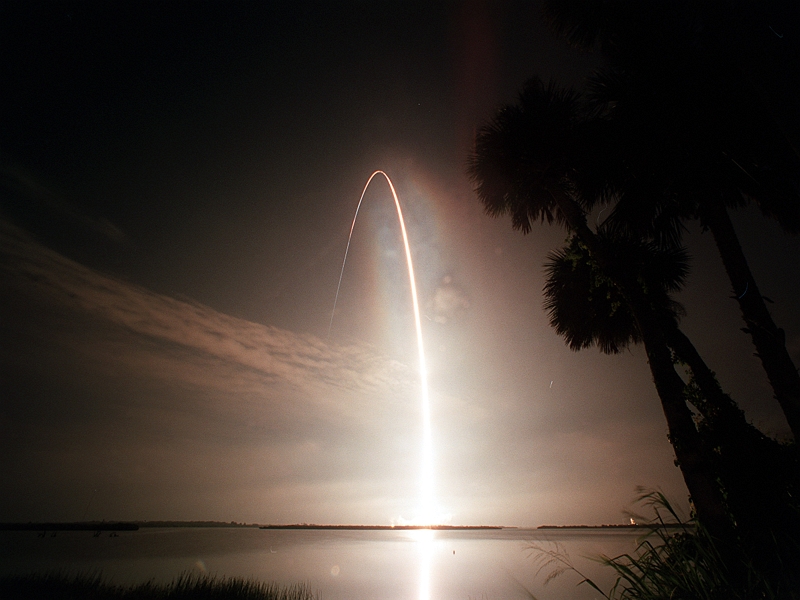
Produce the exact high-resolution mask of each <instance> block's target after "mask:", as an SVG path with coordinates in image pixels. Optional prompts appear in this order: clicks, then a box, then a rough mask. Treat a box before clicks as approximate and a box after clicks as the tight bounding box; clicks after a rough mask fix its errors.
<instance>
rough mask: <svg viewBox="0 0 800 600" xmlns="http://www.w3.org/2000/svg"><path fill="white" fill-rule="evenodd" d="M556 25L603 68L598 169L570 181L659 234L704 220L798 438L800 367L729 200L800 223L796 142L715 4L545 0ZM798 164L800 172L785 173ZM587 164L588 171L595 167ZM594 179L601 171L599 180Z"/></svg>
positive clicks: (670, 238) (668, 237) (638, 227)
mask: <svg viewBox="0 0 800 600" xmlns="http://www.w3.org/2000/svg"><path fill="white" fill-rule="evenodd" d="M547 14H548V16H549V18H550V20H551V24H552V25H553V27H554V28H555V29H556V30H557V31H559V32H561V33H562V34H564V35H565V36H566V37H567V38H568V39H569V40H570V41H571V42H572V43H575V44H578V45H582V46H584V47H590V46H594V45H598V46H599V47H600V48H601V51H602V52H603V54H604V56H605V57H606V58H607V60H608V67H607V68H606V69H605V70H603V71H602V72H600V73H598V74H597V75H596V76H595V77H594V78H593V80H592V82H591V85H592V92H591V95H590V96H591V99H592V103H593V110H594V111H595V114H597V115H599V117H600V118H599V119H598V120H599V121H600V123H599V124H597V125H596V126H595V127H596V128H597V129H599V130H600V131H602V135H595V136H594V137H593V138H592V145H593V148H594V152H595V153H596V154H597V155H598V156H599V157H601V160H604V162H603V163H602V164H601V165H594V166H595V168H597V167H599V168H600V170H601V171H602V175H601V176H600V178H599V181H598V180H597V179H598V176H597V173H596V172H595V173H594V174H592V173H591V172H590V171H591V170H585V171H584V172H583V173H581V174H578V175H580V178H579V181H576V182H574V183H573V185H574V186H576V187H578V188H579V189H581V191H582V198H583V199H584V201H585V202H586V205H587V208H590V207H592V206H594V205H595V204H596V203H611V202H613V203H614V209H613V211H612V212H611V215H610V217H609V219H608V225H609V226H610V227H614V228H616V229H617V230H618V231H621V232H627V233H628V234H632V235H636V236H648V237H650V238H651V239H655V240H657V241H659V242H661V243H666V244H675V243H678V242H679V241H680V236H681V234H682V231H683V225H682V223H683V221H685V220H690V219H698V220H699V221H700V223H701V225H702V227H703V228H705V229H708V230H709V231H710V232H711V234H712V236H713V238H714V241H715V243H716V245H717V248H718V249H719V252H720V256H721V258H722V261H723V265H724V267H725V270H726V273H727V275H728V277H729V279H730V281H731V285H732V289H733V296H734V297H735V299H736V301H737V302H738V304H739V307H740V311H741V313H742V317H743V319H744V321H745V324H746V327H745V331H746V333H748V334H749V335H750V336H751V339H752V341H753V343H754V345H755V347H756V351H757V355H758V357H759V359H760V360H761V363H762V366H763V368H764V370H765V372H766V374H767V377H768V379H769V381H770V384H771V386H772V388H773V390H774V393H775V397H776V399H777V400H778V402H779V404H780V406H781V409H782V410H783V413H784V415H785V416H786V419H787V422H788V424H789V427H790V429H791V431H792V433H793V435H794V437H795V439H800V373H798V370H797V367H796V365H795V364H794V362H793V360H792V358H791V356H790V355H789V353H788V351H787V349H786V346H785V334H784V332H783V330H782V329H780V328H779V327H778V326H777V325H776V324H775V322H774V321H773V319H772V316H771V315H770V313H769V310H768V309H767V306H766V304H765V301H764V298H763V296H762V294H761V292H760V290H759V288H758V286H757V284H756V281H755V278H754V276H753V274H752V272H751V270H750V268H749V266H748V263H747V259H746V257H745V255H744V253H743V251H742V248H741V245H740V243H739V240H738V237H737V235H736V232H735V230H734V227H733V225H732V223H731V220H730V216H729V214H728V209H729V208H733V207H737V206H742V205H744V204H745V203H746V202H754V203H755V204H756V205H757V206H758V207H759V209H760V210H761V211H762V213H763V214H765V215H766V216H768V217H770V218H774V219H776V220H777V221H778V222H779V223H780V224H781V226H782V227H783V228H784V229H785V230H786V231H787V232H789V233H798V232H800V192H799V191H798V190H799V189H800V188H798V185H797V179H796V173H797V172H798V171H799V170H800V166H798V163H797V160H796V159H797V153H796V148H795V147H793V145H792V137H791V136H790V135H788V134H787V133H786V131H785V130H782V129H781V128H780V127H779V126H778V125H777V123H776V122H775V119H774V117H773V114H774V111H772V110H770V107H768V106H765V105H764V102H763V101H762V99H761V98H762V96H763V95H762V94H759V92H758V89H757V88H756V87H755V86H754V85H753V84H752V81H751V79H750V78H748V77H747V76H746V75H745V74H744V73H743V72H742V70H741V69H740V68H738V66H737V65H736V64H735V62H734V60H733V57H732V56H731V54H730V51H729V50H728V48H729V47H730V46H731V45H730V44H729V43H728V39H727V38H726V37H725V36H723V35H722V34H721V33H720V31H719V29H720V27H718V26H717V25H718V23H719V22H721V21H722V15H721V14H720V12H719V11H718V8H717V7H715V6H714V5H712V4H711V3H697V2H691V3H689V2H679V1H676V2H670V3H661V4H659V3H641V2H630V1H625V0H604V1H600V0H570V1H568V2H564V1H555V0H553V1H550V2H548V3H547ZM792 171H793V172H794V175H791V174H790V173H792ZM590 175H591V177H589V176H590ZM592 178H594V179H595V181H592Z"/></svg>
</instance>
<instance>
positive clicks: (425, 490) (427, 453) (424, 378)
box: [328, 170, 435, 525]
mask: <svg viewBox="0 0 800 600" xmlns="http://www.w3.org/2000/svg"><path fill="white" fill-rule="evenodd" d="M376 175H383V177H384V178H385V179H386V183H388V184H389V189H390V190H391V191H392V197H393V198H394V205H395V208H397V218H398V219H399V221H400V230H401V231H402V233H403V245H404V246H405V251H406V263H407V265H408V279H409V282H410V284H411V302H412V304H413V307H414V326H415V328H416V332H417V352H418V354H419V376H420V388H421V389H420V395H421V399H422V465H421V477H420V506H419V511H418V514H417V516H416V518H415V519H414V520H415V522H416V524H418V525H432V524H434V519H435V515H434V510H435V505H434V492H433V437H432V435H431V415H430V399H429V394H428V367H427V365H426V363H425V348H424V345H423V343H422V322H421V321H420V316H419V301H418V300H417V284H416V280H415V278H414V263H413V262H412V260H411V248H410V246H409V244H408V234H407V233H406V223H405V220H404V219H403V211H402V209H401V208H400V200H399V198H398V197H397V192H396V191H395V189H394V185H393V184H392V180H391V179H389V176H388V175H387V174H386V173H384V172H383V171H380V170H378V171H375V172H374V173H373V174H372V175H370V176H369V179H368V180H367V183H366V185H365V186H364V189H363V191H362V192H361V198H359V200H358V206H356V213H355V215H354V216H353V222H352V223H351V225H350V235H348V236H347V247H346V248H345V251H344V260H343V261H342V270H341V272H340V273H339V285H337V286H336V298H335V299H334V301H333V310H332V311H331V320H330V323H329V324H328V336H330V333H331V327H332V325H333V316H334V314H335V313H336V302H337V301H338V300H339V289H340V288H341V286H342V276H343V275H344V267H345V264H346V263H347V252H348V251H349V250H350V240H351V239H352V238H353V229H354V228H355V226H356V219H358V211H359V209H360V208H361V203H362V202H363V201H364V195H365V194H366V193H367V188H369V184H370V183H371V182H372V180H373V179H374V178H375V176H376Z"/></svg>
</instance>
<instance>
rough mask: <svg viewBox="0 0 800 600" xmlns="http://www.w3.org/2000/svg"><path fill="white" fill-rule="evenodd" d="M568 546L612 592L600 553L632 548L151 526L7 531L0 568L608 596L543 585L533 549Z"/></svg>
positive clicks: (379, 598)
mask: <svg viewBox="0 0 800 600" xmlns="http://www.w3.org/2000/svg"><path fill="white" fill-rule="evenodd" d="M533 542H535V543H537V544H539V545H543V546H546V547H552V545H553V544H555V543H559V544H561V545H562V546H563V547H564V548H565V549H566V550H567V551H568V552H569V554H570V556H571V558H572V560H573V562H574V563H575V565H576V566H577V567H579V568H580V569H581V570H582V571H583V572H584V573H585V574H586V575H588V576H590V577H592V578H593V579H595V581H597V582H598V583H600V584H601V587H604V588H605V589H608V587H610V583H611V579H612V577H611V574H610V573H608V572H607V570H605V569H603V568H602V567H600V566H599V565H598V564H596V563H595V562H594V561H593V560H591V558H589V557H592V556H597V555H599V554H606V555H611V556H616V555H618V554H621V553H623V552H631V551H632V550H633V549H634V547H635V542H636V534H635V533H632V532H631V531H628V530H621V531H614V530H611V531H608V530H601V531H596V530H595V531H592V530H588V531H574V530H520V529H505V530H477V531H476V530H473V531H427V530H417V531H397V530H395V531H336V530H323V531H320V530H258V529H253V528H238V529H237V528H220V529H211V528H209V529H199V528H198V529H194V528H172V529H150V528H143V529H140V530H139V531H136V532H120V534H119V537H116V538H109V537H108V536H107V535H104V536H102V537H99V538H93V537H92V532H59V533H58V535H57V537H55V538H50V537H47V538H38V537H37V534H36V532H0V573H21V572H32V571H36V572H41V571H47V570H53V569H64V568H66V569H70V570H72V571H82V572H86V571H91V572H97V571H101V572H102V573H103V574H104V575H105V576H106V577H107V578H109V579H111V580H112V581H113V582H114V583H119V584H128V583H134V582H142V581H147V580H151V579H152V580H155V581H161V582H168V581H171V580H172V579H174V578H175V577H176V576H177V575H179V574H180V573H182V572H192V573H197V574H202V573H208V574H212V575H217V576H236V577H246V578H255V579H259V580H263V581H277V582H278V583H281V584H292V583H296V582H307V583H308V584H309V585H310V587H311V589H312V590H315V591H318V592H319V597H320V599H321V600H345V599H348V600H353V599H356V600H358V599H376V600H415V599H419V600H469V599H474V600H478V599H483V598H485V599H487V600H495V599H511V598H526V597H529V596H526V594H525V591H524V590H525V589H527V590H529V591H530V592H531V593H533V594H534V595H535V596H536V597H537V598H540V599H541V600H547V599H554V600H561V599H567V600H573V599H574V600H588V599H592V598H596V597H599V594H597V592H594V591H593V590H591V589H590V588H589V587H588V586H586V585H582V586H577V587H576V584H577V583H578V581H579V580H580V578H579V577H578V576H576V575H575V574H571V573H566V574H564V575H563V576H562V577H561V578H559V579H556V580H555V581H553V582H551V583H549V584H548V585H547V586H543V585H542V582H543V580H544V577H545V575H546V573H542V574H540V575H539V576H538V577H537V576H536V565H535V563H534V561H533V558H532V557H531V555H530V551H529V550H527V548H528V547H529V546H530V544H531V543H533Z"/></svg>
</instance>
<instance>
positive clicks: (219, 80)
mask: <svg viewBox="0 0 800 600" xmlns="http://www.w3.org/2000/svg"><path fill="white" fill-rule="evenodd" d="M770 25H771V24H769V23H766V21H764V22H757V21H755V22H754V23H753V27H754V28H756V31H757V32H760V33H759V35H761V33H763V35H766V36H773V35H775V43H784V42H782V40H786V41H785V43H787V44H794V47H795V48H796V47H797V39H796V38H797V36H798V31H797V30H796V29H794V30H793V29H791V28H788V29H786V30H785V31H781V33H782V35H783V36H784V37H783V38H778V37H777V34H776V32H775V31H774V30H770V28H769V26H770ZM781 25H784V24H783V23H781ZM762 30H763V31H762ZM600 65H601V59H600V58H599V57H598V56H597V55H593V54H591V53H585V52H579V51H578V50H575V49H573V48H570V47H568V46H567V44H566V43H565V42H563V41H562V40H560V39H558V38H557V37H556V36H555V35H554V34H552V33H551V32H550V31H549V30H548V29H547V28H546V26H545V24H544V22H543V21H542V19H541V17H540V5H539V3H537V2H527V3H526V2H513V1H505V2H488V1H487V2H470V3H467V2H463V3H462V2H447V3H443V2H424V3H423V2H419V3H416V2H394V3H388V2H387V3H384V2H373V3H367V2H363V3H356V2H328V3H321V2H315V3H312V2H286V3H283V2H201V1H197V2H141V1H138V2H125V1H115V2H52V3H39V2H2V3H0V82H2V83H1V84H0V105H1V106H2V109H0V278H2V287H0V448H2V450H0V473H2V475H0V478H1V479H2V488H3V490H4V492H3V493H2V494H0V521H28V520H68V521H73V520H81V519H108V520H110V519H186V520H190V519H216V520H223V521H230V520H236V521H247V522H259V523H270V522H271V523H286V522H315V523H365V524H366V523H378V524H389V523H397V522H400V520H401V519H410V518H413V516H414V514H415V510H416V506H417V497H418V487H419V486H418V480H419V470H420V469H419V462H420V438H421V419H420V408H419V387H418V378H417V373H418V371H417V368H418V367H417V357H416V340H415V337H414V322H413V315H412V310H411V301H410V296H409V288H408V280H407V275H406V270H405V269H406V266H405V262H404V261H405V258H404V254H403V248H402V239H401V237H400V230H399V226H398V223H397V218H396V215H395V212H394V206H393V204H392V201H391V196H390V195H389V191H388V187H387V186H386V184H385V183H384V182H383V181H381V180H378V179H376V180H375V181H374V182H373V184H372V186H371V187H370V189H369V190H368V192H367V195H366V198H365V205H364V207H363V208H362V212H361V214H360V216H359V221H358V222H357V224H356V227H355V230H354V234H353V240H352V244H351V247H350V254H349V256H348V262H347V270H346V271H345V272H344V276H343V279H342V287H341V291H340V295H339V298H338V304H337V309H336V314H335V316H334V320H333V325H332V328H331V331H330V335H329V336H328V327H329V322H330V318H331V310H332V308H333V301H334V296H335V294H336V286H337V282H338V280H339V269H340V268H341V264H342V258H343V254H344V250H345V246H346V244H347V236H348V232H349V230H350V224H351V220H352V218H353V212H354V210H355V208H356V204H357V202H358V198H359V195H360V193H361V190H362V188H363V186H364V184H365V182H366V180H367V179H368V177H369V176H370V174H371V173H372V172H373V171H375V170H376V169H382V170H384V171H386V172H387V173H388V174H389V176H390V177H391V178H392V180H393V182H394V184H395V187H396V188H397V192H398V194H399V197H400V201H401V203H402V205H403V210H404V211H405V216H406V224H407V227H408V230H409V238H410V242H411V251H412V254H413V257H414V260H415V268H416V271H417V285H418V287H419V300H420V305H421V307H422V311H423V319H422V324H423V335H424V339H425V348H426V352H427V355H428V369H429V371H430V389H431V403H432V410H433V438H434V452H435V473H436V496H437V501H438V504H439V509H440V514H441V515H442V519H443V520H446V519H449V520H450V522H452V523H458V524H470V525H475V524H504V525H517V526H536V525H540V524H544V523H611V522H623V521H625V516H624V514H623V511H624V510H626V509H627V508H630V507H631V501H632V499H633V498H634V497H635V495H636V492H635V488H636V486H645V487H647V488H660V489H662V490H663V491H664V492H665V493H666V494H667V495H668V496H670V497H671V498H672V499H673V500H675V501H676V502H677V503H678V504H684V505H685V502H686V494H687V493H686V489H685V486H684V484H683V481H682V478H681V475H680V472H679V471H678V469H677V468H676V467H675V466H674V464H673V453H672V448H671V447H670V445H669V442H668V440H667V429H666V422H665V419H664V417H663V414H662V412H661V407H660V404H659V401H658V397H657V395H656V392H655V389H654V387H653V385H652V382H651V380H650V374H649V370H648V368H647V364H646V359H645V355H644V351H643V349H642V348H640V347H636V348H633V349H632V350H631V351H629V352H628V351H626V352H625V353H622V354H620V355H616V356H612V357H609V356H604V355H601V354H600V353H599V352H598V351H597V350H596V349H590V350H586V351H583V352H580V353H574V352H571V351H570V350H569V349H568V348H567V347H566V346H565V344H564V343H563V341H562V340H561V339H560V338H559V337H557V336H556V334H555V332H554V331H553V330H552V329H551V328H550V327H549V325H548V323H547V315H546V314H545V313H544V311H543V310H542V301H543V298H542V287H543V268H542V265H543V264H544V262H545V260H546V255H547V253H548V252H549V251H551V250H553V249H555V248H557V247H559V246H560V245H561V244H562V243H563V241H564V239H565V238H566V232H565V231H563V230H561V229H559V228H557V227H556V226H540V227H534V230H533V231H532V232H531V233H530V234H529V235H527V236H523V235H521V234H520V233H518V232H514V231H512V229H511V224H510V221H509V220H507V219H497V220H493V219H491V218H489V217H487V216H485V215H484V214H483V210H482V207H481V205H480V203H479V202H478V200H477V199H476V197H475V195H474V193H473V192H472V189H471V184H470V182H469V180H468V178H467V176H466V174H465V170H466V163H467V160H468V157H469V153H470V147H471V140H472V139H473V135H474V133H475V131H476V128H477V127H480V126H481V125H482V124H483V123H485V122H486V121H487V120H488V119H489V118H490V117H491V116H492V114H493V112H494V110H495V109H496V108H497V107H498V106H499V105H501V104H503V103H508V102H513V101H514V100H515V97H516V94H517V92H518V90H519V89H520V88H521V86H522V84H523V83H524V81H525V80H526V79H527V78H528V77H530V76H532V75H534V74H538V75H539V76H541V77H542V78H543V79H544V80H548V79H550V78H551V77H552V78H555V79H557V80H558V81H560V82H562V83H563V84H565V85H572V86H577V87H580V86H582V85H583V84H584V80H585V77H586V76H587V75H588V74H589V73H590V72H591V71H592V69H594V68H597V67H599V66H600ZM733 216H734V221H735V224H736V225H737V228H738V232H739V234H740V237H741V241H742V245H743V246H744V249H745V252H746V254H747V256H748V259H749V260H750V265H751V267H752V269H753V272H754V274H755V276H756V279H757V280H758V282H759V286H760V288H761V290H762V292H763V293H764V294H765V295H766V296H768V297H769V298H770V299H771V300H773V301H774V304H771V305H770V307H771V309H772V312H773V315H774V318H775V321H776V322H777V323H778V325H779V326H781V327H783V328H784V329H785V330H786V332H787V346H788V347H789V350H790V352H791V353H792V356H793V358H794V360H795V361H796V364H797V363H800V311H798V310H797V307H798V306H800V240H799V239H797V238H791V237H788V236H786V235H785V234H783V233H782V232H781V231H780V230H779V228H778V227H777V226H776V225H775V224H774V223H771V222H768V221H766V220H764V219H763V218H762V217H761V216H760V215H759V214H758V213H757V211H754V210H750V209H745V210H741V211H738V212H736V213H734V215H733ZM686 241H687V244H688V247H689V250H690V252H691V254H692V256H693V262H692V274H691V276H690V279H689V284H688V288H687V289H686V291H684V292H682V293H681V295H680V297H679V299H680V300H681V302H683V303H684V305H685V306H686V309H687V316H686V317H685V318H684V319H683V321H682V326H683V329H684V331H685V332H686V333H687V334H688V335H689V336H690V337H691V338H692V340H693V341H694V343H695V345H696V346H697V347H698V349H699V350H700V352H701V353H702V354H703V356H704V358H705V360H706V362H708V363H709V365H710V366H711V368H712V369H714V370H715V371H716V372H717V374H718V377H719V379H720V381H721V383H722V385H723V387H724V388H725V389H726V391H728V392H729V393H730V394H731V395H732V396H733V397H734V399H735V400H736V401H737V402H738V403H739V404H740V405H741V406H742V407H743V408H744V409H745V411H746V413H747V416H748V418H750V419H751V420H752V421H753V422H754V423H755V424H756V425H757V426H759V427H760V428H761V429H762V430H763V431H765V432H767V433H769V434H771V435H773V436H777V437H779V438H786V437H788V435H789V432H788V427H787V425H786V423H785V421H784V420H783V417H782V415H781V413H780V411H779V409H778V406H777V403H776V402H775V401H774V400H773V399H772V393H771V389H770V388H769V386H768V384H767V381H766V377H765V376H764V375H763V371H762V370H761V367H760V364H759V363H758V361H757V359H756V358H754V357H753V351H754V349H753V347H752V346H751V345H750V342H749V339H748V338H747V337H746V336H745V335H744V334H742V333H741V332H740V331H739V327H742V326H743V323H742V322H741V319H740V318H739V316H738V308H737V306H736V303H735V302H734V301H733V300H731V299H730V296H731V293H732V292H731V290H730V284H729V282H728V280H727V278H726V277H725V274H724V271H723V269H722V265H721V262H720V260H719V258H718V256H717V254H716V250H715V248H714V246H713V243H712V240H711V239H710V234H701V232H700V231H699V228H698V227H697V226H696V225H690V232H689V235H688V236H687V238H686Z"/></svg>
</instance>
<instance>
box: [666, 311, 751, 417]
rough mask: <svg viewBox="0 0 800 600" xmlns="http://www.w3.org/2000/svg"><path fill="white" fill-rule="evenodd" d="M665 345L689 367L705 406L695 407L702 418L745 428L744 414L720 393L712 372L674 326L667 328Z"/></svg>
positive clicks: (729, 398)
mask: <svg viewBox="0 0 800 600" xmlns="http://www.w3.org/2000/svg"><path fill="white" fill-rule="evenodd" d="M667 344H668V345H669V347H670V348H672V350H673V352H675V355H676V356H677V357H678V359H679V360H680V361H682V362H684V363H685V364H686V365H688V366H689V368H690V369H691V371H692V375H694V380H695V382H696V383H697V385H698V387H699V388H700V391H701V392H702V393H703V396H704V398H705V400H706V405H705V406H696V408H697V409H698V410H699V411H700V413H701V414H702V415H703V417H704V418H706V419H708V420H709V421H718V420H719V419H724V420H726V421H727V422H729V423H730V424H734V423H736V424H737V425H742V426H747V421H746V419H745V418H744V413H742V411H741V409H740V408H739V407H738V406H737V405H736V403H735V402H734V401H733V399H732V398H731V397H730V396H728V394H726V393H725V392H723V391H722V388H721V387H720V385H719V382H718V381H717V378H716V376H715V375H714V372H713V371H712V370H711V369H710V368H709V367H708V365H707V364H706V362H705V361H704V360H703V357H702V356H700V353H699V352H698V351H697V348H695V347H694V344H693V343H692V341H691V340H690V339H689V338H688V337H687V336H686V334H685V333H683V332H682V331H681V330H680V328H678V327H677V325H676V324H672V326H671V327H668V328H667Z"/></svg>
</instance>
